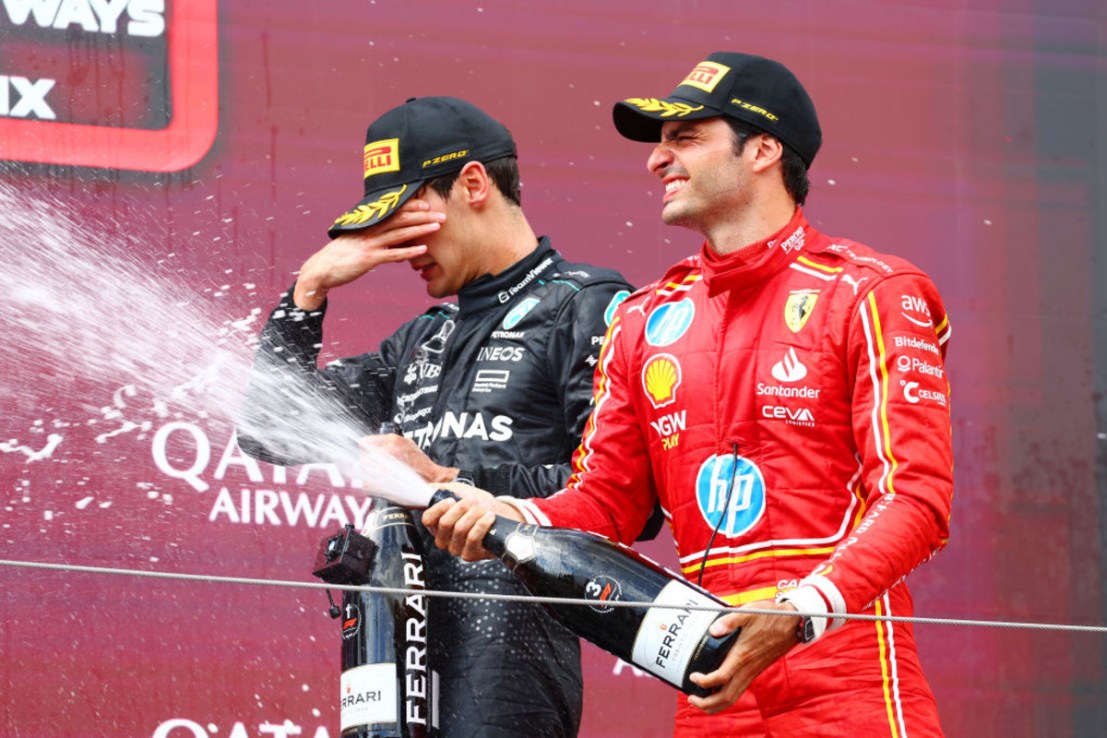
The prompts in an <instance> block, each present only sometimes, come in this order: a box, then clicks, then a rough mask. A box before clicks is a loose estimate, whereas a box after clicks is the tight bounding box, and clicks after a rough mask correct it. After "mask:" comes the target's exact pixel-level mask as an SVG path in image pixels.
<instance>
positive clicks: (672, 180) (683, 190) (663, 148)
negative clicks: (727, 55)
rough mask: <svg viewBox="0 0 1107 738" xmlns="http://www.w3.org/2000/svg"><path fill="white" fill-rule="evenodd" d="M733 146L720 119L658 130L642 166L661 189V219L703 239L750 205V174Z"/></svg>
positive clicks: (670, 124) (673, 124)
mask: <svg viewBox="0 0 1107 738" xmlns="http://www.w3.org/2000/svg"><path fill="white" fill-rule="evenodd" d="M735 142H736V138H735V135H734V132H733V131H732V130H731V128H730V126H729V125H728V124H727V122H726V121H725V120H723V119H722V118H705V119H703V120H692V121H676V122H668V123H665V124H664V126H662V128H661V142H660V143H659V144H658V145H657V146H656V147H655V148H654V150H653V153H651V154H650V158H649V160H648V161H647V163H646V166H647V168H648V169H649V170H650V171H651V172H653V173H654V174H655V175H657V176H658V177H660V178H661V181H662V182H663V183H664V184H665V194H664V197H663V198H662V201H661V202H662V209H661V218H662V220H664V221H665V222H666V223H668V224H669V225H679V226H684V227H685V228H691V229H692V230H694V231H698V232H700V233H703V234H705V235H706V234H709V233H711V231H712V230H713V229H714V228H715V227H716V226H717V225H718V224H719V223H721V222H726V221H727V220H731V219H735V218H739V217H741V215H742V214H743V213H744V211H745V210H746V209H747V208H748V206H749V203H750V200H751V192H750V177H751V174H750V171H749V167H748V165H747V163H746V162H745V158H744V157H743V156H742V155H739V154H737V153H735ZM747 148H748V147H747Z"/></svg>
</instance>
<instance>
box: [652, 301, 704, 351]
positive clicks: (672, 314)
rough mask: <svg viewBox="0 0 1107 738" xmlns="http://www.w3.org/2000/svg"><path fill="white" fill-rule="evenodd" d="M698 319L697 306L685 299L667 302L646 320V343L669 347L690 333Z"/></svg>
mask: <svg viewBox="0 0 1107 738" xmlns="http://www.w3.org/2000/svg"><path fill="white" fill-rule="evenodd" d="M695 317H696V304H695V303H694V302H692V301H691V300H689V299H687V298H685V299H683V300H681V301H680V302H667V303H665V304H664V305H662V306H661V307H659V308H657V309H656V310H654V311H653V312H652V313H650V317H648V318H646V342H647V343H649V344H650V345H651V346H668V345H669V344H670V343H673V342H674V341H676V340H677V339H678V338H680V337H681V336H683V335H684V334H685V333H686V332H687V331H688V326H690V325H692V319H693V318H695Z"/></svg>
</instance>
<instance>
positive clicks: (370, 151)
mask: <svg viewBox="0 0 1107 738" xmlns="http://www.w3.org/2000/svg"><path fill="white" fill-rule="evenodd" d="M398 171H400V139H398V138H386V139H384V140H382V141H373V142H372V143H367V144H365V179H369V178H370V177H372V176H373V175H374V174H384V173H385V172H398Z"/></svg>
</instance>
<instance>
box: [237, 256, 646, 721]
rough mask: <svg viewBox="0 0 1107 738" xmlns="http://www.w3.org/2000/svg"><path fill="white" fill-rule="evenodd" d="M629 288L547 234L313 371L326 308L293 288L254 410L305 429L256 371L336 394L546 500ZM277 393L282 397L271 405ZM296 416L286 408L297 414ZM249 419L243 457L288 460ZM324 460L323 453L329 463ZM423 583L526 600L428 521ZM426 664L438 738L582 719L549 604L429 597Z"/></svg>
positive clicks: (491, 566)
mask: <svg viewBox="0 0 1107 738" xmlns="http://www.w3.org/2000/svg"><path fill="white" fill-rule="evenodd" d="M629 290H630V286H629V285H628V284H627V283H626V281H625V280H624V279H623V278H622V277H621V276H620V275H619V274H618V273H617V272H614V271H612V270H609V269H598V268H596V267H592V266H588V265H583V264H571V263H567V262H566V261H564V260H563V259H562V257H561V255H560V254H558V253H557V252H556V251H554V250H553V249H552V248H551V247H550V245H549V241H548V239H546V238H542V239H541V240H540V241H539V244H538V248H537V250H536V251H534V252H533V253H531V254H530V255H528V256H527V257H526V258H524V259H523V260H522V261H520V262H518V263H516V264H515V265H513V266H512V267H511V268H509V269H508V270H506V271H504V272H502V273H501V274H499V275H498V276H495V277H493V276H491V275H485V276H484V277H482V278H480V279H477V280H475V281H473V282H472V283H470V284H468V285H467V286H466V287H464V288H463V289H462V290H461V291H460V293H459V294H458V304H457V305H453V304H443V305H439V306H437V307H433V308H431V309H430V310H428V311H427V312H425V313H424V314H423V315H421V316H419V317H417V318H415V319H414V320H411V321H409V322H407V323H405V324H404V325H403V326H401V327H400V329H399V330H397V331H396V332H395V333H393V334H392V335H391V336H389V337H388V338H387V339H385V340H384V342H383V343H382V344H381V346H380V350H379V351H377V352H375V353H368V354H363V355H361V356H356V357H351V358H348V359H342V360H340V361H338V362H334V363H333V364H331V365H330V366H328V367H327V368H326V369H322V370H320V369H318V368H317V364H316V359H317V356H318V353H319V346H320V345H321V344H322V322H323V311H322V310H320V311H319V312H316V313H311V314H307V313H304V312H303V311H302V310H299V309H297V308H296V307H295V305H294V304H293V302H292V297H291V295H292V292H291V291H289V293H288V294H286V295H285V296H284V298H283V300H282V301H281V304H280V306H278V307H277V309H276V310H274V312H273V314H272V315H271V316H270V318H269V321H268V323H267V324H266V326H265V329H264V330H263V332H262V334H261V343H260V346H259V349H258V352H257V356H256V359H255V363H254V369H253V372H254V375H255V376H254V378H253V379H252V380H251V389H250V391H249V392H248V393H247V398H246V401H245V407H244V408H243V412H244V413H245V414H247V415H249V414H251V413H263V414H264V415H265V416H266V418H267V420H266V421H265V423H262V424H260V425H261V426H264V425H266V424H270V423H274V422H279V423H283V424H285V425H287V424H289V423H292V424H294V423H296V419H295V417H294V416H296V415H297V412H296V411H295V410H289V411H288V412H285V411H284V410H282V409H280V408H279V400H278V399H277V398H275V397H274V396H273V393H269V392H264V391H261V390H260V389H259V382H258V380H259V379H260V377H258V376H257V375H258V373H268V372H281V373H285V374H286V375H289V376H292V375H299V376H297V377H296V381H301V382H306V383H310V384H313V385H314V390H313V391H316V392H319V393H332V394H333V395H335V396H338V397H340V398H341V403H342V405H344V406H345V408H346V410H347V411H348V412H349V413H350V414H351V415H352V416H353V417H354V418H356V419H357V420H358V421H359V422H360V423H362V424H363V427H364V429H365V431H366V432H374V431H375V430H376V429H377V428H378V427H379V425H380V423H381V422H382V421H386V420H387V421H392V422H394V423H395V424H396V425H397V427H398V430H399V432H400V433H402V434H403V435H405V436H407V437H409V438H411V439H413V440H414V441H415V442H416V443H417V444H418V445H419V447H420V448H421V449H422V450H423V451H424V452H425V453H426V454H427V455H428V456H429V457H430V458H431V459H433V460H434V461H435V462H436V463H438V464H441V465H443V466H454V467H459V468H461V469H462V473H461V475H460V476H461V477H463V478H466V479H468V480H471V481H472V482H473V483H474V484H475V485H477V486H479V487H482V488H484V489H486V490H489V491H491V492H493V493H494V494H497V495H504V494H506V495H513V496H518V497H535V496H538V497H544V496H546V495H548V494H551V493H553V492H556V491H557V490H559V489H561V488H562V487H563V486H564V485H565V482H566V481H567V479H568V476H569V464H568V462H569V459H570V457H571V455H572V453H573V451H574V450H575V449H576V447H577V445H578V444H579V442H580V438H581V433H582V431H583V428H584V423H585V420H586V419H587V418H588V414H589V411H590V409H591V400H592V376H593V370H594V367H595V364H596V358H597V355H598V353H599V349H600V345H601V343H602V341H603V337H604V333H605V332H606V324H607V321H609V320H610V318H611V315H612V314H613V312H614V309H615V306H616V305H617V304H618V303H619V302H620V301H621V300H622V299H623V298H624V297H626V295H627V294H628V291H629ZM274 403H276V405H274ZM286 410H288V409H286ZM257 427H258V424H253V425H251V426H249V429H252V430H250V433H251V435H252V437H251V436H250V435H246V434H245V432H246V431H247V430H248V429H247V428H245V427H243V426H242V425H241V424H240V427H239V444H240V445H241V447H242V448H243V450H245V451H246V452H247V453H248V454H250V455H252V456H255V457H257V458H259V459H262V460H265V461H269V462H271V463H277V464H285V465H287V464H294V463H304V462H306V461H319V460H320V459H311V458H292V457H290V456H289V455H288V449H287V448H281V449H280V451H278V452H276V453H275V452H274V449H273V448H272V447H270V448H267V447H266V440H265V438H264V437H259V436H264V433H259V432H257V431H256V428H257ZM324 460H325V459H324ZM420 530H421V532H422V533H423V536H424V548H425V551H426V556H427V563H428V567H427V571H428V583H429V585H430V586H431V587H433V588H434V589H442V590H451V591H457V592H468V593H488V592H491V593H500V594H524V593H525V592H524V590H523V589H522V587H521V586H520V585H519V584H518V582H517V580H516V579H515V578H514V576H513V575H512V574H511V573H510V572H509V571H508V570H507V568H506V567H504V565H503V564H502V563H500V562H499V561H494V560H493V561H484V562H478V563H465V562H463V561H461V560H460V559H457V558H454V557H452V556H450V555H449V553H447V552H445V551H442V550H440V549H438V548H436V547H435V546H434V544H433V541H432V540H431V538H430V537H429V535H427V533H426V531H425V530H423V529H422V527H421V526H420ZM430 603H431V604H430V607H431V610H430V627H431V631H430V633H431V635H430V646H431V659H432V664H433V666H434V668H435V669H437V670H438V671H439V674H440V679H441V681H440V690H439V708H440V716H441V721H440V722H441V725H442V728H443V732H442V735H443V736H446V737H448V738H457V737H458V736H481V737H482V738H486V737H488V736H503V737H504V738H508V737H509V736H510V738H517V737H518V736H521V735H527V736H575V735H576V734H577V730H578V727H579V724H580V715H581V692H582V687H581V672H580V647H579V643H578V642H577V639H576V638H575V637H574V636H572V635H571V634H570V633H569V632H568V631H566V630H565V629H564V628H562V627H561V626H560V625H558V624H557V623H555V622H554V621H553V620H552V619H551V618H550V617H549V616H548V615H546V614H545V612H544V611H543V610H542V609H541V608H540V607H539V606H538V605H528V604H521V603H517V602H502V601H491V600H484V599H456V598H441V597H435V598H430Z"/></svg>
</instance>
